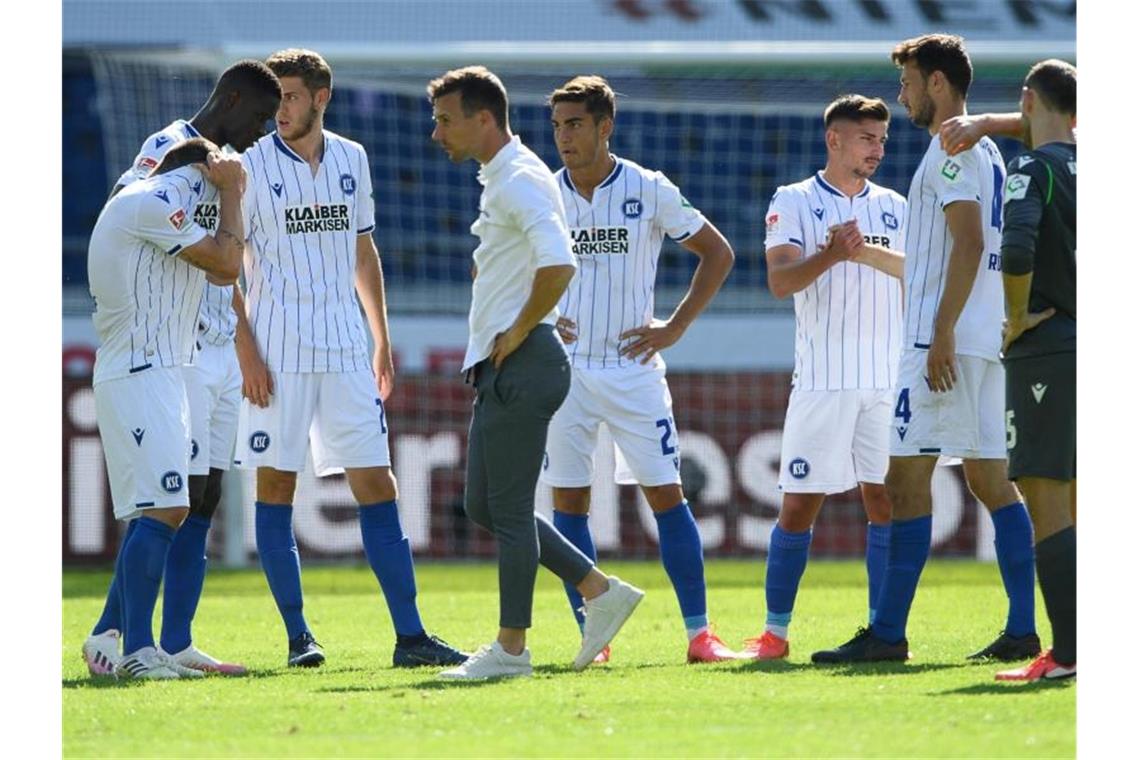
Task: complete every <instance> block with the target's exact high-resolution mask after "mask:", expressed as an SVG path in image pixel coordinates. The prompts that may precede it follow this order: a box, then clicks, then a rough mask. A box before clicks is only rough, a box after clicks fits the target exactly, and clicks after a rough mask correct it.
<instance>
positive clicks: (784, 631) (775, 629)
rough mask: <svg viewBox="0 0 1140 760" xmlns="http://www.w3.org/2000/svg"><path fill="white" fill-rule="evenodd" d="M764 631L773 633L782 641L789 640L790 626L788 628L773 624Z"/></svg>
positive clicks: (768, 625)
mask: <svg viewBox="0 0 1140 760" xmlns="http://www.w3.org/2000/svg"><path fill="white" fill-rule="evenodd" d="M764 630H765V631H771V632H772V633H774V634H776V635H777V636H779V637H780V638H781V639H787V638H788V626H786V625H773V624H771V623H768V624H767V625H765V626H764Z"/></svg>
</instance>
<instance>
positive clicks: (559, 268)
mask: <svg viewBox="0 0 1140 760" xmlns="http://www.w3.org/2000/svg"><path fill="white" fill-rule="evenodd" d="M428 97H429V98H430V100H431V103H432V117H433V119H434V120H435V129H433V130H432V135H431V136H432V140H434V141H435V142H437V143H439V144H440V146H441V147H442V148H443V150H444V151H445V152H446V153H447V155H448V157H449V158H450V159H451V160H452V161H453V162H455V163H460V162H462V161H466V160H467V159H469V158H474V159H475V160H477V161H478V162H479V163H480V164H481V168H480V170H479V175H478V176H479V182H480V183H481V184H482V185H483V194H482V197H481V198H480V201H479V218H478V219H477V220H476V221H475V223H474V224H472V225H471V231H472V232H473V233H474V234H475V235H477V236H478V237H479V247H478V248H476V249H475V253H474V254H473V257H474V264H475V269H474V272H475V282H474V285H473V291H472V298H471V314H470V319H469V323H470V337H469V340H468V343H467V353H466V355H465V357H464V359H463V370H464V372H466V373H467V376H468V378H473V379H474V383H475V391H476V397H475V404H474V409H473V413H472V417H471V429H470V431H469V433H468V436H467V487H466V489H465V493H464V508H465V510H466V512H467V515H468V517H470V518H471V519H472V520H473V521H474V522H475V523H476V524H478V525H479V526H481V527H483V528H485V529H487V530H489V531H491V532H493V533H494V535H495V542H496V544H497V545H498V549H499V634H498V636H497V637H496V640H495V641H494V642H493V643H492V644H490V645H488V646H484V647H482V648H481V649H480V650H479V651H478V652H477V653H475V654H474V655H472V657H471V659H470V660H468V661H467V662H466V663H465V664H463V665H461V666H460V667H457V668H453V669H451V670H445V671H443V672H442V673H440V677H441V678H446V679H460V680H470V679H482V678H492V677H500V678H501V677H511V676H529V675H531V674H532V672H533V670H532V668H531V664H530V650H528V649H527V648H526V633H527V629H528V628H529V627H530V626H531V612H532V608H533V605H534V583H535V576H536V574H537V572H538V565H539V562H540V561H541V563H542V564H543V565H544V566H545V567H547V568H548V569H550V570H551V571H552V572H554V573H555V574H556V575H557V576H559V577H560V578H561V579H562V580H563V582H565V583H570V584H572V585H574V586H575V587H576V588H577V589H578V592H579V593H581V594H582V596H583V597H584V599H585V608H586V624H585V627H584V629H583V634H582V646H581V648H580V649H579V651H578V655H577V656H576V657H575V659H574V668H575V670H581V669H583V668H585V667H587V666H588V665H589V664H590V663H591V662H593V661H594V658H595V657H596V656H597V655H598V653H599V652H601V651H602V650H603V649H604V648H605V647H606V646H607V645H608V644H609V643H610V641H611V640H612V639H613V637H614V636H615V635H617V632H618V630H620V628H621V627H622V625H623V624H624V623H625V621H626V620H627V619H628V618H629V616H630V614H632V613H633V610H634V608H635V607H637V605H638V603H639V602H640V601H641V599H642V597H643V596H644V595H645V594H644V592H642V591H641V590H640V589H637V588H634V587H633V586H631V585H629V584H628V583H624V582H622V581H621V580H619V579H618V578H614V577H607V576H606V575H604V574H602V573H601V572H600V571H599V570H598V569H597V568H596V567H595V566H594V563H593V561H592V560H591V559H590V558H588V557H586V556H585V555H584V554H583V553H582V552H580V551H578V549H576V548H575V547H574V545H573V544H571V543H570V542H569V541H567V540H566V539H565V538H564V537H563V536H562V534H561V533H559V532H558V531H557V530H556V529H555V528H554V527H553V526H552V525H551V524H550V523H549V522H548V521H547V520H546V519H545V518H543V517H541V516H540V515H537V514H535V511H534V494H535V488H536V487H537V485H538V474H539V470H540V468H541V466H542V460H543V449H544V447H545V444H546V439H547V429H548V426H549V424H550V418H551V417H552V416H553V415H554V413H555V411H556V410H557V409H558V407H559V405H560V404H562V402H563V399H565V398H566V394H567V392H568V390H569V388H570V362H569V358H568V357H567V355H566V349H565V347H564V346H563V345H562V341H561V340H559V338H558V335H557V333H556V329H555V323H556V322H557V320H558V306H557V305H558V300H559V298H561V296H562V294H563V293H564V292H565V290H566V286H567V285H569V283H570V280H571V278H572V277H573V276H574V270H575V262H574V254H573V253H572V252H571V249H570V245H571V243H570V235H569V232H568V230H567V227H566V211H565V209H564V207H563V205H562V197H561V195H560V194H559V192H558V186H557V185H556V184H555V181H554V175H552V174H551V173H550V169H548V168H547V166H546V164H544V163H543V162H542V160H541V159H540V158H539V157H538V156H536V155H535V154H534V152H532V151H531V150H530V149H529V148H527V147H526V146H525V145H523V144H522V141H520V140H519V138H518V137H516V136H514V135H512V134H511V130H510V124H509V123H508V121H507V91H506V89H505V88H504V87H503V84H502V82H500V81H499V78H498V77H496V76H495V75H494V74H492V73H491V72H490V71H488V70H487V69H485V68H483V67H482V66H471V67H468V68H464V69H456V70H454V71H449V72H447V73H445V74H444V75H443V76H441V77H439V78H438V79H434V80H432V81H431V83H430V84H429V85H428Z"/></svg>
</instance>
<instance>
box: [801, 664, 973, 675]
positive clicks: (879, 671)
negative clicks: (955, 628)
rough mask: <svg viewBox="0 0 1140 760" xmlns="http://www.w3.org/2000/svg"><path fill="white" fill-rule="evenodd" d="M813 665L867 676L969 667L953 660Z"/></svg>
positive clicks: (830, 672)
mask: <svg viewBox="0 0 1140 760" xmlns="http://www.w3.org/2000/svg"><path fill="white" fill-rule="evenodd" d="M811 667H813V668H815V669H816V670H818V671H819V672H820V673H821V674H826V675H830V676H840V677H847V678H851V677H867V676H897V675H919V674H922V673H934V672H937V671H939V670H957V669H959V668H965V667H968V666H967V665H966V663H961V664H959V663H952V662H926V663H907V662H862V663H853V664H842V663H836V664H834V665H831V664H828V665H825V664H822V663H820V664H818V665H816V664H813V665H811Z"/></svg>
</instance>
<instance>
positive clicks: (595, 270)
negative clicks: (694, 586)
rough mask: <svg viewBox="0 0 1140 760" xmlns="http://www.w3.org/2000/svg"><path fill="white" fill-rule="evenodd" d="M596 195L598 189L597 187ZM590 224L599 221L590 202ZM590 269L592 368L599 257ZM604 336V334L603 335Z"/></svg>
mask: <svg viewBox="0 0 1140 760" xmlns="http://www.w3.org/2000/svg"><path fill="white" fill-rule="evenodd" d="M594 192H595V197H596V193H597V190H596V189H595V191H594ZM590 226H591V227H595V228H596V227H597V226H598V222H597V219H595V214H594V205H593V203H592V202H591V203H590ZM590 270H591V271H592V272H593V274H594V277H593V284H592V285H591V287H590V344H589V347H588V348H587V353H586V368H587V369H589V368H590V363H591V361H592V360H593V358H594V325H595V324H596V323H597V321H598V320H597V309H598V257H597V256H590ZM603 337H604V336H603Z"/></svg>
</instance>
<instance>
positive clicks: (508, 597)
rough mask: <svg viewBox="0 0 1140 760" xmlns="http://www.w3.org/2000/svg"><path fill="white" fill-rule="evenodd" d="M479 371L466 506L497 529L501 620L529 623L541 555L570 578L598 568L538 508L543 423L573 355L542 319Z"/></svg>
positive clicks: (557, 401)
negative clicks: (497, 363)
mask: <svg viewBox="0 0 1140 760" xmlns="http://www.w3.org/2000/svg"><path fill="white" fill-rule="evenodd" d="M474 377H475V406H474V412H473V414H472V416H471V429H470V431H469V434H468V436H467V487H466V491H465V493H464V499H463V506H464V509H465V510H466V512H467V516H468V517H470V518H471V520H472V521H474V522H475V523H476V524H477V525H479V526H480V527H483V528H485V529H487V530H489V531H491V532H492V533H494V534H495V542H496V543H497V544H498V550H499V625H500V626H501V627H503V628H530V625H531V610H532V607H533V605H534V581H535V576H536V575H537V574H538V565H539V563H540V562H541V563H542V565H543V566H544V567H546V568H547V569H549V570H551V571H552V572H553V573H554V574H555V575H557V576H558V577H559V578H561V579H562V580H563V581H565V582H567V583H570V584H578V583H580V582H581V581H582V579H583V578H585V577H586V575H587V574H588V573H589V572H590V569H591V568H592V567H593V563H592V562H591V561H590V559H589V557H587V556H586V555H585V554H583V553H582V552H580V551H579V550H578V549H577V548H576V547H575V546H574V545H573V544H571V543H570V542H569V541H567V540H566V539H565V538H564V537H563V536H562V534H561V533H559V532H558V531H557V530H556V529H555V528H554V526H553V525H551V524H550V522H549V521H547V520H546V519H545V518H544V517H542V516H541V515H537V514H535V512H534V491H535V487H536V485H537V484H538V474H539V471H540V470H541V468H542V462H543V459H544V457H545V456H546V430H547V428H548V427H549V425H550V418H551V417H553V416H554V413H555V412H556V411H558V407H559V406H561V405H562V401H563V400H564V399H565V398H566V394H567V393H568V392H569V390H570V362H569V360H568V359H567V357H566V351H565V350H564V349H563V348H562V342H561V340H560V339H559V338H558V336H557V335H556V334H555V332H554V327H553V326H552V325H547V324H540V325H538V326H537V327H536V328H534V330H532V331H531V333H530V335H528V336H527V337H526V339H525V340H524V341H523V342H522V345H520V346H519V347H518V349H517V350H516V351H515V352H514V353H513V354H511V355H510V356H508V357H507V358H506V360H505V361H504V362H503V364H502V366H501V367H500V368H499V369H498V370H496V369H495V367H494V365H493V364H492V363H491V360H490V359H484V360H483V361H481V362H479V363H478V364H476V365H475V367H474Z"/></svg>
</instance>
